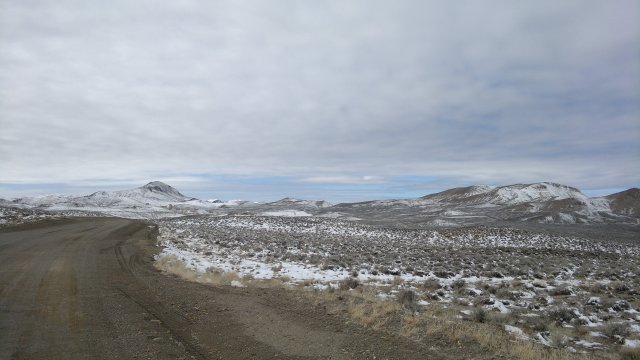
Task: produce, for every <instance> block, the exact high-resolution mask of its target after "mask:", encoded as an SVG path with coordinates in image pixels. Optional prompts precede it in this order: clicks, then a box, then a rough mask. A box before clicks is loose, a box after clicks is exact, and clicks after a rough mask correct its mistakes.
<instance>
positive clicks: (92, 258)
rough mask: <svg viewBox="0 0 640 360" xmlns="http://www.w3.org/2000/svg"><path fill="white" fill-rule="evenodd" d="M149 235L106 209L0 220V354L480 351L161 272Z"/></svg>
mask: <svg viewBox="0 0 640 360" xmlns="http://www.w3.org/2000/svg"><path fill="white" fill-rule="evenodd" d="M156 234H157V228H156V227H155V226H154V225H153V224H151V223H146V222H142V221H134V220H125V219H112V218H78V219H68V220H62V221H52V222H49V223H46V224H34V225H23V226H21V227H19V228H7V229H3V230H2V231H0V359H87V358H91V359H193V358H195V359H311V358H321V359H458V358H485V356H483V354H479V353H478V351H474V350H473V349H468V348H464V347H462V346H460V345H457V346H456V345H453V346H450V345H448V344H446V343H445V342H442V341H441V340H438V339H433V341H426V342H423V343H417V342H413V341H411V340H408V339H405V338H402V337H399V336H394V335H392V334H389V333H385V332H383V331H380V332H378V331H374V330H370V329H365V328H363V327H361V326H358V325H355V324H352V323H349V322H348V317H347V316H346V315H345V314H340V313H334V312H331V311H327V309H325V308H323V307H317V306H314V305H313V304H312V303H311V302H310V301H309V300H306V299H304V298H303V297H301V296H300V295H299V294H297V293H296V292H295V291H289V290H286V289H281V288H267V289H261V288H233V287H223V286H216V287H214V286H206V285H202V284H198V283H192V282H187V281H184V280H182V279H179V278H177V277H173V276H167V275H165V274H163V273H161V272H159V271H158V270H157V269H155V268H154V267H153V264H152V261H153V256H154V255H155V254H156V253H157V252H158V248H157V247H156V246H155V242H156V241H155V237H156Z"/></svg>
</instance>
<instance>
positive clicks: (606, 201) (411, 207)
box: [331, 182, 640, 226]
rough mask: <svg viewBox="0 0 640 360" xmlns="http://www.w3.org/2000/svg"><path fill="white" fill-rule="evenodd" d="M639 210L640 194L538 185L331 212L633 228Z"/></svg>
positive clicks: (482, 188)
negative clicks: (589, 193) (596, 194)
mask: <svg viewBox="0 0 640 360" xmlns="http://www.w3.org/2000/svg"><path fill="white" fill-rule="evenodd" d="M639 208H640V191H639V190H638V189H636V188H633V189H629V190H626V191H623V192H620V193H617V194H612V195H609V196H604V197H595V198H589V197H587V196H586V195H584V194H583V193H582V192H581V191H580V190H578V189H576V188H574V187H571V186H567V185H562V184H556V183H550V182H540V183H533V184H514V185H507V186H487V185H474V186H467V187H459V188H453V189H449V190H445V191H442V192H439V193H435V194H430V195H426V196H423V197H419V198H416V199H398V200H378V201H367V202H361V203H351V204H338V205H336V206H334V207H333V208H331V211H339V212H342V213H345V214H348V215H349V216H352V217H360V218H362V217H372V218H375V219H380V220H382V219H383V218H384V217H388V218H399V219H404V220H406V221H409V222H420V221H422V222H426V223H432V224H433V225H439V226H456V225H466V224H477V223H490V222H495V221H532V222H539V223H569V224H573V223H608V222H615V223H637V222H638V219H640V216H639V215H640V209H639Z"/></svg>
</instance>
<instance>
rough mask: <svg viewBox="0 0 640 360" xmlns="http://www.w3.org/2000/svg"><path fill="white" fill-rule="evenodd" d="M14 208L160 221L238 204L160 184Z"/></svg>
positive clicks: (25, 202) (49, 198)
mask: <svg viewBox="0 0 640 360" xmlns="http://www.w3.org/2000/svg"><path fill="white" fill-rule="evenodd" d="M11 204H12V205H14V206H21V207H27V208H38V209H43V210H51V211H66V210H78V211H91V212H100V213H105V214H108V215H115V216H123V217H133V218H156V217H163V216H172V215H173V216H175V215H181V214H198V213H206V212H207V211H208V210H210V209H216V208H220V207H223V206H235V205H237V204H238V202H222V201H218V202H208V201H202V200H198V199H196V198H193V197H188V196H185V195H183V194H182V193H180V192H179V191H178V190H177V189H175V188H173V187H171V186H169V185H167V184H165V183H163V182H160V181H153V182H150V183H148V184H146V185H144V186H141V187H138V188H135V189H130V190H119V191H98V192H95V193H93V194H91V195H87V196H69V195H46V196H36V197H29V198H20V199H15V200H13V201H12V202H11Z"/></svg>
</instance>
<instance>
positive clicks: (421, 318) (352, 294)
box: [306, 286, 589, 360]
mask: <svg viewBox="0 0 640 360" xmlns="http://www.w3.org/2000/svg"><path fill="white" fill-rule="evenodd" d="M375 291H376V290H375V288H373V287H368V286H359V287H358V288H356V289H354V290H351V291H341V290H334V291H332V292H328V291H306V293H307V294H309V297H310V298H311V299H312V300H314V301H315V302H316V303H317V304H321V303H322V304H323V305H324V306H326V307H327V309H333V310H330V311H333V312H340V309H343V311H344V313H345V314H347V315H348V317H349V318H350V320H352V321H354V322H356V323H358V324H360V325H363V326H365V327H369V328H372V329H375V330H379V331H385V332H388V333H393V334H398V335H402V336H405V337H407V338H410V339H412V340H414V341H433V340H434V339H437V341H445V342H447V343H450V344H452V346H453V344H455V345H456V346H459V345H464V346H465V347H469V348H472V349H480V351H482V352H484V353H486V354H491V356H494V357H496V358H509V359H521V360H538V359H552V360H572V359H585V358H589V357H588V356H587V355H584V354H572V353H569V352H567V351H565V350H562V349H561V348H562V347H564V346H566V345H567V344H568V342H567V340H568V339H567V338H566V336H564V334H563V333H559V335H558V336H557V341H555V343H556V344H555V345H556V346H557V347H558V348H548V347H544V346H542V345H540V344H537V343H534V342H531V341H516V340H515V339H514V338H513V336H512V335H511V334H509V333H507V332H506V331H505V330H504V325H503V323H504V322H505V321H506V320H505V319H500V321H496V320H494V316H493V315H494V314H493V313H491V312H489V311H487V310H484V309H482V308H478V309H476V312H477V313H478V314H483V315H481V316H482V317H483V318H484V320H483V321H485V322H476V321H478V320H476V319H473V320H475V321H465V320H463V319H460V318H459V317H458V314H459V310H460V309H459V308H457V307H455V306H451V307H450V308H449V309H444V308H442V307H439V306H428V307H427V308H426V309H425V310H423V311H421V312H413V311H410V310H408V309H407V308H406V307H405V306H404V304H403V302H402V301H401V300H400V299H409V298H412V296H411V295H406V294H409V293H410V291H411V290H405V291H404V292H403V293H399V294H398V299H397V301H389V300H387V299H380V298H379V297H377V296H376V293H375ZM401 294H402V295H401ZM416 299H417V297H416ZM479 316H480V315H479ZM561 335H562V336H561ZM563 344H564V345H563ZM561 345H562V346H561Z"/></svg>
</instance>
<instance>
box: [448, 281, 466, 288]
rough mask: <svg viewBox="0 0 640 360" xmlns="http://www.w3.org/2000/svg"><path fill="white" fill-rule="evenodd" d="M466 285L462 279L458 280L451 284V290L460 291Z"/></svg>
mask: <svg viewBox="0 0 640 360" xmlns="http://www.w3.org/2000/svg"><path fill="white" fill-rule="evenodd" d="M465 284H466V282H465V281H464V279H458V280H456V281H454V282H453V283H451V288H453V289H461V288H463V287H464V285H465Z"/></svg>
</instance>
